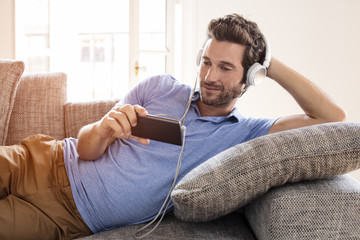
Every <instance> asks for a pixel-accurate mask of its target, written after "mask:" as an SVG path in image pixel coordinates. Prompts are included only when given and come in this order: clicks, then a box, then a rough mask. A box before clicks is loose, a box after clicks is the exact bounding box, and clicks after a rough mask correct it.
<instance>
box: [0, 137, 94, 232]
mask: <svg viewBox="0 0 360 240" xmlns="http://www.w3.org/2000/svg"><path fill="white" fill-rule="evenodd" d="M90 234H92V233H91V231H90V230H89V228H88V227H87V226H86V224H85V223H84V221H83V219H82V218H81V216H80V214H79V212H78V211H77V209H76V206H75V202H74V199H73V196H72V193H71V187H70V183H69V179H68V177H67V173H66V169H65V165H64V159H63V142H62V141H57V140H54V139H52V138H50V137H47V136H44V135H35V136H32V137H29V138H27V139H25V140H24V141H23V142H22V143H21V144H20V145H14V146H0V239H73V238H77V237H81V236H86V235H90Z"/></svg>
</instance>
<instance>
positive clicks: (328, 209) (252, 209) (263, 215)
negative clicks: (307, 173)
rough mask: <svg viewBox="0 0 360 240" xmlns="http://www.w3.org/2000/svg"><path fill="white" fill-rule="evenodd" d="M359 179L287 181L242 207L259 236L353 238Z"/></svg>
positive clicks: (359, 232) (357, 229)
mask: <svg viewBox="0 0 360 240" xmlns="http://www.w3.org/2000/svg"><path fill="white" fill-rule="evenodd" d="M359 206H360V183H359V182H358V181H357V180H355V179H353V178H352V177H350V176H348V175H341V176H337V177H333V178H329V179H322V180H316V181H304V182H299V183H288V184H286V185H284V186H281V187H276V188H273V189H271V190H270V191H269V192H268V193H266V194H265V195H263V196H262V197H260V198H258V199H256V200H254V201H253V202H251V203H250V204H249V205H247V206H246V207H245V216H246V218H247V220H248V222H249V224H250V225H251V228H252V229H253V230H254V232H255V234H256V237H257V238H258V239H356V238H358V237H359V236H360V219H359V216H360V207H359Z"/></svg>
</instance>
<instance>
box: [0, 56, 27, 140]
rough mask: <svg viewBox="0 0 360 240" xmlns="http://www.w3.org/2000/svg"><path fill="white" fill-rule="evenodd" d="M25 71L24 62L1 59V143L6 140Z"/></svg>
mask: <svg viewBox="0 0 360 240" xmlns="http://www.w3.org/2000/svg"><path fill="white" fill-rule="evenodd" d="M23 72H24V63H23V62H21V61H11V60H0V86H1V91H0V145H5V142H6V138H7V135H8V127H9V121H10V116H11V113H12V109H13V106H14V101H15V95H16V89H17V86H18V83H19V79H20V77H21V75H22V73H23Z"/></svg>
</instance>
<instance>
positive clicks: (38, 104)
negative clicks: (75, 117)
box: [6, 73, 67, 145]
mask: <svg viewBox="0 0 360 240" xmlns="http://www.w3.org/2000/svg"><path fill="white" fill-rule="evenodd" d="M66 81H67V79H66V75H65V74H64V73H32V74H25V75H23V76H22V77H21V81H20V84H19V87H18V91H17V94H16V98H15V104H14V108H13V113H12V115H11V120H10V124H9V134H8V139H7V141H6V144H7V145H12V144H17V143H20V142H21V140H22V139H24V138H25V137H28V136H30V135H33V134H39V133H41V134H46V135H50V136H52V137H54V138H56V139H63V138H64V137H65V131H64V104H65V102H66V91H67V87H66Z"/></svg>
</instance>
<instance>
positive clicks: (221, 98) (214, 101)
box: [200, 81, 243, 106]
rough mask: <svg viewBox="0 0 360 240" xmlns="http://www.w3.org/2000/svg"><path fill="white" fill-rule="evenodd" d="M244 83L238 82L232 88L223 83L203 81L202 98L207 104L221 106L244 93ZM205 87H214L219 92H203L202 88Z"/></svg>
mask: <svg viewBox="0 0 360 240" xmlns="http://www.w3.org/2000/svg"><path fill="white" fill-rule="evenodd" d="M241 86H242V84H238V85H236V86H235V87H232V88H229V89H227V88H225V87H224V86H223V85H222V84H216V83H209V82H206V81H203V82H201V83H200V99H201V101H202V102H203V103H205V104H206V105H212V106H220V105H224V104H227V103H229V102H231V101H232V100H234V99H236V98H238V97H239V96H240V95H241V94H242V93H243V90H242V88H241ZM203 87H211V88H213V89H216V90H218V91H217V92H218V93H217V94H216V95H215V94H211V93H207V92H205V91H204V92H203V91H202V90H201V89H202V88H203Z"/></svg>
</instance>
